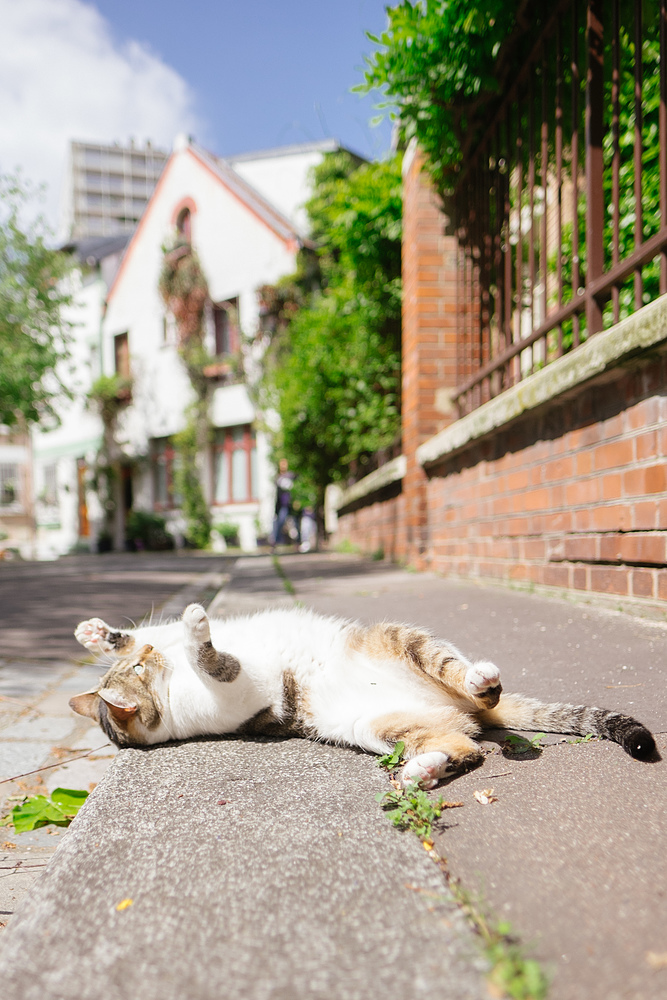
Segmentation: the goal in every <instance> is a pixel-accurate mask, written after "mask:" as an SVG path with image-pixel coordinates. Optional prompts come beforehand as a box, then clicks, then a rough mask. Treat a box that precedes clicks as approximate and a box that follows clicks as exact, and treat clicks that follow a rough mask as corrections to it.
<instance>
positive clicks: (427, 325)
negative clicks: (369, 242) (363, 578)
mask: <svg viewBox="0 0 667 1000" xmlns="http://www.w3.org/2000/svg"><path fill="white" fill-rule="evenodd" d="M423 163H424V160H423V157H422V156H421V154H420V152H419V150H418V149H417V148H416V147H414V146H412V145H411V146H410V148H409V149H408V151H407V153H406V154H405V157H404V160H403V402H402V406H403V454H404V455H405V456H406V458H407V471H406V475H405V478H404V480H403V496H404V500H405V531H404V532H402V533H401V534H402V536H403V538H402V541H403V540H404V544H405V552H400V553H399V554H401V555H403V556H404V557H406V558H407V559H408V560H409V561H410V562H411V563H412V564H413V565H415V566H418V567H419V568H425V567H427V566H428V565H429V562H430V539H429V530H428V523H429V518H428V510H427V490H426V485H427V479H426V476H425V474H424V472H423V470H422V468H421V466H420V465H419V464H418V462H417V458H416V451H417V448H418V447H419V445H420V444H422V443H423V442H424V441H426V440H427V439H428V438H430V437H432V436H433V435H434V434H436V433H437V432H438V431H439V430H441V429H442V428H443V427H446V426H447V424H449V423H451V422H452V420H453V419H454V418H455V411H454V407H453V406H452V402H451V390H452V389H454V388H455V387H456V383H457V372H456V238H455V237H453V236H445V235H444V229H445V225H446V221H447V220H446V218H445V216H444V215H443V213H442V211H441V209H440V206H439V200H438V198H437V197H436V195H435V192H434V191H433V188H432V186H431V184H430V181H429V178H428V175H427V174H426V172H425V171H424V169H423ZM402 547H403V546H401V548H402Z"/></svg>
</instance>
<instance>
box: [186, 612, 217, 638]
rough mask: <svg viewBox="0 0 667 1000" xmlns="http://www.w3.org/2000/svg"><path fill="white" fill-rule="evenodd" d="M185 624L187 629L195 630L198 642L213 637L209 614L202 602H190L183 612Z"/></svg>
mask: <svg viewBox="0 0 667 1000" xmlns="http://www.w3.org/2000/svg"><path fill="white" fill-rule="evenodd" d="M183 624H184V625H185V627H186V629H188V630H190V631H192V632H194V636H195V638H196V640H197V641H198V642H207V641H208V640H209V639H210V638H211V629H210V626H209V623H208V615H207V614H206V612H205V611H204V609H203V608H202V606H201V604H188V606H187V608H186V609H185V611H184V612H183Z"/></svg>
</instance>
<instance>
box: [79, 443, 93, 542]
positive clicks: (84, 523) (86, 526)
mask: <svg viewBox="0 0 667 1000" xmlns="http://www.w3.org/2000/svg"><path fill="white" fill-rule="evenodd" d="M86 469H87V466H86V460H85V458H77V460H76V493H77V502H78V510H79V538H90V522H89V521H88V504H87V503H86Z"/></svg>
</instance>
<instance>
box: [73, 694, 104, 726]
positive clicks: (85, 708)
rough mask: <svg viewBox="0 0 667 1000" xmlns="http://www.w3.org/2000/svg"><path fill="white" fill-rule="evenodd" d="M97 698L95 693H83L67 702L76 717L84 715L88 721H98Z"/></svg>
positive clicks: (98, 700)
mask: <svg viewBox="0 0 667 1000" xmlns="http://www.w3.org/2000/svg"><path fill="white" fill-rule="evenodd" d="M99 702H100V699H99V696H98V694H97V691H84V692H83V694H75V695H74V697H73V698H70V700H69V707H70V708H71V709H72V710H73V711H74V712H76V714H77V715H85V716H86V717H87V718H88V719H94V721H95V722H99V721H100V710H99V707H98V706H99Z"/></svg>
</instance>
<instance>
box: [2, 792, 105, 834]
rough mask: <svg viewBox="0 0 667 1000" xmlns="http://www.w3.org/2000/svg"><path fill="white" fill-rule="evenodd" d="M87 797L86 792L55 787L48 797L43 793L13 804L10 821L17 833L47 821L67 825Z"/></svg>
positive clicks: (27, 830) (44, 824) (33, 828)
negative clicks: (16, 804)
mask: <svg viewBox="0 0 667 1000" xmlns="http://www.w3.org/2000/svg"><path fill="white" fill-rule="evenodd" d="M87 798H88V792H85V791H81V790H79V789H74V788H56V789H54V791H53V792H52V794H51V798H50V799H47V797H46V796H45V795H33V796H32V797H31V798H29V799H26V801H25V802H23V803H21V805H18V806H14V808H13V810H12V813H11V822H12V823H13V824H14V829H15V830H16V832H17V833H27V832H29V831H30V830H36V829H37V827H40V826H46V824H47V823H55V824H56V825H57V826H68V825H69V823H70V822H71V820H72V817H73V816H76V814H77V813H78V811H79V809H80V808H81V806H82V805H83V803H84V802H85V801H86V799H87Z"/></svg>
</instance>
